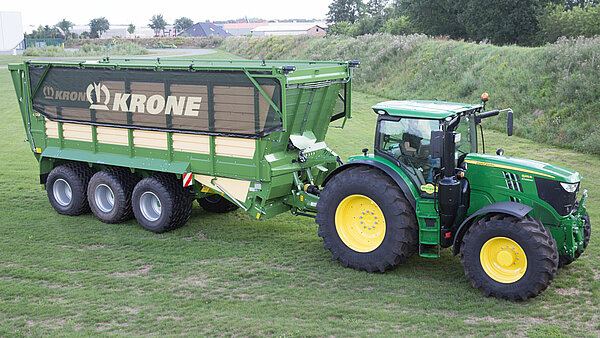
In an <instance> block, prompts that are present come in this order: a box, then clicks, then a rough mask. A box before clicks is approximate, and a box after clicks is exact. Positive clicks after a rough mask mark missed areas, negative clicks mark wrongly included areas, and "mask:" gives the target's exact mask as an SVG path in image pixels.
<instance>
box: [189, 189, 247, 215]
mask: <svg viewBox="0 0 600 338" xmlns="http://www.w3.org/2000/svg"><path fill="white" fill-rule="evenodd" d="M197 201H198V204H200V206H201V207H202V208H203V209H204V210H206V211H208V212H216V213H219V214H224V213H227V212H230V211H234V210H236V209H237V208H239V207H238V206H237V205H235V204H233V203H231V202H229V201H228V200H227V199H226V198H225V197H223V196H221V195H217V194H213V195H209V196H206V197H204V198H198V199H197Z"/></svg>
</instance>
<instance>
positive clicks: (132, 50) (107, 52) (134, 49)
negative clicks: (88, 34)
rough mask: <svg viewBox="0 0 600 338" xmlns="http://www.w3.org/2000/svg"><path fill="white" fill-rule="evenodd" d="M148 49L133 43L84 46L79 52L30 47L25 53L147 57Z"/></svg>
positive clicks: (25, 54)
mask: <svg viewBox="0 0 600 338" xmlns="http://www.w3.org/2000/svg"><path fill="white" fill-rule="evenodd" d="M145 54H148V50H146V48H144V47H141V46H140V45H138V44H136V43H133V42H123V43H116V44H110V45H108V46H104V45H99V44H91V43H87V44H84V45H83V46H81V47H80V48H79V50H77V51H69V50H64V49H62V48H59V47H56V46H49V47H44V48H36V47H30V48H27V49H26V50H25V51H23V55H24V56H47V57H57V56H70V57H72V56H112V55H145Z"/></svg>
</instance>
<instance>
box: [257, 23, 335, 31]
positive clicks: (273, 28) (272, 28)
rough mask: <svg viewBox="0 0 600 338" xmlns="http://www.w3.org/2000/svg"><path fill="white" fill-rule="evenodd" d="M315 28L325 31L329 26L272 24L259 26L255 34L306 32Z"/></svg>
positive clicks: (320, 24) (317, 24) (322, 24)
mask: <svg viewBox="0 0 600 338" xmlns="http://www.w3.org/2000/svg"><path fill="white" fill-rule="evenodd" d="M314 26H319V27H321V28H323V29H325V28H327V24H325V23H322V22H293V23H271V24H269V25H267V26H259V27H256V28H254V29H253V30H252V31H253V32H282V31H286V32H287V31H306V30H309V29H311V28H313V27H314Z"/></svg>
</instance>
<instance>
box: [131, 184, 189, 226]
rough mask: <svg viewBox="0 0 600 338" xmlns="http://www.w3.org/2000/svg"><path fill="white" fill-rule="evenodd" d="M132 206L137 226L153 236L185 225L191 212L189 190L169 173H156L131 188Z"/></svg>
mask: <svg viewBox="0 0 600 338" xmlns="http://www.w3.org/2000/svg"><path fill="white" fill-rule="evenodd" d="M132 205H133V213H134V215H135V218H136V219H137V221H138V222H139V223H140V225H141V226H142V227H143V228H144V229H146V230H148V231H152V232H156V233H162V232H166V231H170V230H173V229H176V228H178V227H180V226H182V225H184V224H185V222H187V221H188V219H189V218H190V215H191V213H192V199H191V194H190V191H189V190H188V189H185V188H184V187H182V186H181V182H180V181H179V180H177V179H176V177H175V176H174V175H169V174H158V175H154V176H151V177H147V178H144V179H142V180H141V181H139V182H138V184H136V186H135V188H134V189H133V196H132Z"/></svg>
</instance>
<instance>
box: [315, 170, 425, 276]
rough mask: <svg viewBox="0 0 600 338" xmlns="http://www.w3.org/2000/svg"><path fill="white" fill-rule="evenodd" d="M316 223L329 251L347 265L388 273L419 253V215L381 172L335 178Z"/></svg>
mask: <svg viewBox="0 0 600 338" xmlns="http://www.w3.org/2000/svg"><path fill="white" fill-rule="evenodd" d="M363 217H364V218H363ZM376 221H379V222H377V223H376ZM381 221H382V222H381ZM316 222H317V223H318V224H319V236H320V237H322V238H323V247H324V248H325V249H327V250H329V251H330V252H331V257H332V259H334V260H338V261H339V262H340V263H341V264H342V265H343V266H344V267H351V268H353V269H356V270H365V271H368V272H375V271H380V272H384V271H386V270H388V269H391V268H394V267H396V266H398V265H400V264H402V263H404V262H406V260H408V259H409V258H410V257H411V256H412V255H413V254H414V253H415V251H416V249H417V238H418V237H417V236H418V235H417V222H416V218H415V214H414V211H413V209H412V207H411V205H410V204H409V202H408V200H407V199H406V197H405V196H404V194H403V193H402V190H400V188H399V187H398V185H397V184H396V183H395V182H394V181H393V180H392V179H391V178H390V177H389V176H387V175H386V174H385V173H384V172H383V171H381V170H379V169H377V168H373V167H368V166H357V167H354V168H349V169H346V170H344V171H342V172H340V173H338V174H337V175H335V176H334V177H333V178H331V180H329V182H328V183H327V185H326V186H325V187H324V189H323V191H322V192H321V196H320V198H319V202H318V204H317V217H316ZM362 222H365V223H362ZM361 225H362V227H361Z"/></svg>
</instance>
